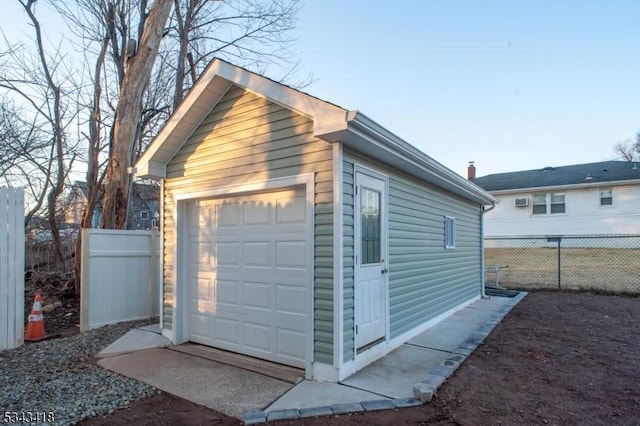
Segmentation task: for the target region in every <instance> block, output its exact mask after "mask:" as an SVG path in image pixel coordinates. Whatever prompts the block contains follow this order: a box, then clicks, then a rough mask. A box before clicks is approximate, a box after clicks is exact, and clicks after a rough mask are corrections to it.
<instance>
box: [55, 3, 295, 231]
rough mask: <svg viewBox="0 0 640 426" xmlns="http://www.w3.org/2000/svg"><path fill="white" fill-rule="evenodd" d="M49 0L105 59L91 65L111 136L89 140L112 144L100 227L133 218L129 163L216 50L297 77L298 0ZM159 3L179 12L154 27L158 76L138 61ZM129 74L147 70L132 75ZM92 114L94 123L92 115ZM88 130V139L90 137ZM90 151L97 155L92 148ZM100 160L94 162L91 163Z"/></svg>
mask: <svg viewBox="0 0 640 426" xmlns="http://www.w3.org/2000/svg"><path fill="white" fill-rule="evenodd" d="M48 1H49V2H50V3H51V4H53V5H54V7H55V8H56V9H57V10H58V11H59V12H60V13H61V15H62V16H63V17H64V18H65V19H66V21H67V23H68V24H69V27H70V30H71V31H72V32H73V34H74V35H75V36H76V37H77V38H78V39H79V40H82V41H83V45H82V49H83V51H84V52H85V56H86V57H88V56H91V57H93V58H94V60H95V64H96V65H95V66H96V67H98V64H101V65H100V66H101V69H102V73H101V74H100V75H99V76H98V74H96V72H95V70H94V71H93V72H92V74H93V75H94V78H93V82H92V84H101V87H102V89H104V90H101V91H100V93H101V95H100V97H101V99H100V101H96V100H95V99H94V100H93V101H92V102H91V105H92V106H91V110H92V111H94V109H93V108H94V107H95V106H96V105H99V104H101V105H102V114H101V121H100V131H98V132H94V135H95V134H99V135H100V137H101V138H102V140H104V139H105V138H108V143H106V144H105V143H103V144H100V145H96V144H93V145H92V143H91V142H89V146H90V147H91V146H94V147H97V146H100V147H101V149H104V148H105V147H108V155H109V159H108V162H107V166H106V167H107V170H106V173H107V175H106V177H105V180H104V182H105V198H104V203H103V206H102V207H103V208H102V214H101V225H100V226H101V227H115V228H120V227H124V226H126V212H127V206H128V193H129V191H130V188H131V184H132V182H131V179H130V177H129V175H128V174H127V173H126V171H127V168H128V167H129V166H130V165H131V164H132V163H133V162H134V161H135V159H136V158H137V157H138V156H139V155H140V153H141V152H142V151H143V150H144V148H145V147H146V145H147V144H148V142H149V141H150V140H151V138H152V137H153V135H154V134H155V133H156V132H157V130H158V129H159V128H160V127H161V126H162V125H163V124H164V121H165V120H166V118H167V117H168V116H169V114H170V113H171V111H172V110H173V109H174V108H175V106H176V105H177V104H178V103H179V102H180V100H181V99H182V97H183V96H184V93H185V91H186V90H187V89H188V88H189V87H190V86H191V85H192V84H193V83H194V81H195V80H196V79H197V78H198V76H199V75H200V73H201V72H202V71H203V69H204V68H205V66H206V65H207V63H208V62H209V61H210V60H211V59H212V57H213V56H222V57H225V58H227V59H230V60H232V61H234V62H237V63H240V64H241V65H244V66H249V67H252V68H254V69H256V70H257V71H261V72H264V70H265V69H266V68H267V67H273V66H275V65H277V66H279V67H280V68H281V69H282V70H283V72H282V73H281V75H280V76H277V77H278V78H279V79H284V78H287V77H290V76H291V73H292V72H293V70H295V67H296V65H297V63H296V62H295V60H293V59H292V58H295V55H294V54H292V53H291V45H292V43H293V41H294V40H293V38H292V37H291V36H290V34H291V29H293V28H294V26H295V17H296V13H297V11H298V8H299V6H298V4H299V3H298V0H228V1H224V2H223V1H216V0H169V2H170V3H171V5H166V4H165V3H166V1H165V0H156V1H154V2H148V0H107V1H104V0H75V1H68V0H48ZM160 6H162V7H163V8H169V9H171V6H173V13H172V14H171V15H170V19H169V20H168V21H167V20H166V19H165V21H164V22H163V23H162V24H161V25H159V24H158V25H157V27H156V28H155V32H153V31H151V32H149V34H151V33H154V34H157V41H158V46H157V50H156V51H155V55H148V56H147V59H145V61H147V60H148V61H149V62H147V64H150V65H151V66H152V69H151V71H149V72H152V73H153V78H149V77H148V76H145V73H146V71H145V72H143V73H138V71H137V70H134V68H135V67H138V66H139V65H140V64H142V62H143V61H142V60H141V56H142V55H141V51H142V50H143V49H144V50H145V51H148V50H147V46H145V41H144V40H143V35H144V33H145V31H147V27H150V25H149V24H150V19H151V16H152V13H153V10H155V9H156V8H158V7H160ZM149 7H150V8H151V9H150V10H148V9H149ZM164 10H166V9H164ZM153 25H156V23H155V22H154V24H153ZM105 46H106V50H105ZM154 60H156V61H155V67H153V65H154ZM143 68H144V67H139V69H143ZM128 75H129V76H131V75H136V76H138V77H140V78H136V79H135V80H137V81H136V82H133V80H134V79H132V78H131V77H129V78H128ZM125 85H126V87H125ZM105 112H106V114H105ZM87 121H88V123H89V125H90V127H91V123H92V120H91V119H88V120H87ZM125 121H126V123H125ZM136 121H137V122H136ZM94 122H95V121H94ZM134 122H135V126H134ZM125 124H126V125H125ZM105 130H107V131H105ZM89 133H90V134H89V136H88V137H87V140H89V141H91V140H92V136H91V131H90V132H89ZM102 152H103V151H101V152H100V153H98V156H100V155H102ZM125 153H126V155H125ZM88 157H89V158H93V157H92V154H91V153H89V156H88ZM99 164H100V163H99V162H96V161H93V162H90V164H89V169H92V168H95V167H100V166H99ZM91 173H92V177H93V178H92V177H91V176H89V173H88V174H87V180H88V181H92V182H97V180H95V178H96V177H97V176H99V173H98V172H91ZM90 212H91V214H92V210H91V211H90ZM91 214H89V217H90V216H91Z"/></svg>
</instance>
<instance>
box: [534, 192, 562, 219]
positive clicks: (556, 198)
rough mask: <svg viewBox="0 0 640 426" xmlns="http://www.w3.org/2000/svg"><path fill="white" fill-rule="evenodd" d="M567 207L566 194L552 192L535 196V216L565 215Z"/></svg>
mask: <svg viewBox="0 0 640 426" xmlns="http://www.w3.org/2000/svg"><path fill="white" fill-rule="evenodd" d="M565 212H566V206H565V200H564V194H563V193H560V192H552V193H550V194H546V193H545V194H534V195H533V210H532V213H533V214H536V215H538V214H540V215H542V214H547V213H551V214H556V213H565Z"/></svg>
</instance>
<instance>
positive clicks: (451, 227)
mask: <svg viewBox="0 0 640 426" xmlns="http://www.w3.org/2000/svg"><path fill="white" fill-rule="evenodd" d="M455 247H456V218H455V217H451V216H445V217H444V248H447V249H452V248H455Z"/></svg>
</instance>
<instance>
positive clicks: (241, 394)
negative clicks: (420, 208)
mask: <svg viewBox="0 0 640 426" xmlns="http://www.w3.org/2000/svg"><path fill="white" fill-rule="evenodd" d="M525 295H526V293H520V294H519V295H518V296H516V297H514V298H507V297H491V298H488V299H480V300H477V301H476V302H474V303H473V304H471V305H469V306H467V307H466V308H464V309H461V310H460V311H458V312H456V313H455V314H453V315H451V316H450V317H448V318H446V319H445V320H443V321H441V322H440V323H438V324H436V325H435V326H433V327H431V328H430V329H429V330H427V331H425V332H424V333H422V334H420V335H418V336H416V337H415V338H413V339H411V340H409V341H408V342H406V343H405V344H403V345H401V346H400V347H398V348H397V349H395V350H394V351H392V352H391V353H389V354H388V355H386V356H385V357H383V358H381V359H379V360H377V361H376V362H374V363H372V364H370V365H368V366H367V367H365V368H363V369H362V370H360V371H358V372H357V373H356V374H354V375H352V376H350V377H349V378H347V379H346V380H344V381H343V382H341V383H320V382H314V381H309V380H300V381H299V383H297V384H295V385H293V384H292V380H291V372H288V373H289V374H288V375H286V376H285V375H283V376H282V377H279V376H278V374H277V367H276V370H275V373H274V374H269V376H266V375H264V374H260V373H258V372H256V370H255V369H253V371H252V370H251V369H250V368H249V369H247V368H239V367H237V365H240V366H241V365H242V363H241V362H239V363H235V362H227V361H225V360H224V359H222V362H217V361H212V359H217V360H220V359H219V358H215V357H212V358H209V357H207V356H206V355H204V357H203V356H194V354H197V353H198V352H199V351H197V350H196V351H194V350H191V351H189V350H184V348H182V349H181V348H174V349H173V350H172V348H171V346H170V345H171V344H170V342H169V341H167V340H166V339H165V338H164V337H162V336H161V335H160V334H159V330H158V329H149V328H147V329H146V330H141V329H137V330H132V331H130V332H129V333H128V334H127V335H125V336H123V337H122V338H121V339H119V340H118V341H116V342H114V343H113V344H112V345H110V346H109V347H107V348H105V350H103V351H102V352H101V353H100V354H99V357H101V358H102V359H100V360H99V361H98V364H99V365H101V366H103V367H104V368H107V369H109V370H112V371H115V372H118V373H120V374H123V375H125V376H128V377H132V378H134V379H137V380H140V381H142V382H145V383H147V384H149V385H151V386H154V387H157V388H159V389H161V390H163V391H166V392H168V393H171V394H174V395H177V396H180V397H182V398H185V399H188V400H191V401H193V402H196V403H198V404H201V405H204V406H207V407H209V408H212V409H214V410H217V411H219V412H222V413H225V414H227V415H230V416H233V417H237V418H240V419H244V421H245V422H246V423H247V424H253V423H260V422H265V421H269V420H277V419H290V418H298V417H311V416H320V415H332V414H341V413H346V412H356V411H364V410H378V409H390V408H395V407H406V406H410V405H419V404H422V403H424V402H427V401H430V400H431V398H432V397H433V395H434V394H435V392H436V390H437V389H438V387H439V386H440V385H441V384H442V383H443V382H444V381H445V380H446V378H448V377H449V376H450V375H451V374H453V372H454V371H455V370H456V368H457V367H458V366H459V365H460V364H461V363H462V362H463V361H464V360H465V359H466V357H467V356H469V354H471V352H473V350H474V349H475V348H476V347H477V346H478V345H479V344H480V343H481V342H482V341H483V340H484V338H485V337H486V336H487V335H488V334H489V333H490V332H491V330H492V329H493V327H495V325H496V324H498V323H499V322H500V320H501V319H502V318H503V317H504V316H505V315H506V314H507V313H508V312H509V311H510V310H511V308H513V306H515V305H516V304H517V303H518V302H519V301H520V300H521V299H522V298H523V297H524V296H525ZM203 348H204V347H203ZM141 349H143V350H141ZM214 351H215V350H214ZM200 352H202V353H206V351H200ZM214 355H215V354H214ZM207 358H208V359H207Z"/></svg>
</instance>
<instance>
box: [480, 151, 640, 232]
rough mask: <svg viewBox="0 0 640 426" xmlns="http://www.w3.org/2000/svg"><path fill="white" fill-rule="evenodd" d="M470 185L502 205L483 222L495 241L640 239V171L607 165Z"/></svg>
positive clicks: (526, 173)
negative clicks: (586, 237)
mask: <svg viewBox="0 0 640 426" xmlns="http://www.w3.org/2000/svg"><path fill="white" fill-rule="evenodd" d="M468 177H469V179H470V180H471V181H473V182H474V183H475V184H476V185H478V186H480V187H481V188H483V189H485V190H486V191H488V192H490V193H491V194H493V195H494V196H495V197H496V198H497V199H499V200H500V204H498V205H496V207H495V209H493V210H492V211H490V212H487V213H486V214H485V216H484V233H485V236H487V237H493V236H546V235H594V234H597V235H613V234H616V235H620V234H640V167H639V166H638V165H637V164H636V163H631V162H626V161H603V162H599V163H588V164H576V165H571V166H562V167H544V168H542V169H537V170H526V171H520V172H510V173H498V174H492V175H488V176H482V177H478V178H476V177H475V167H474V166H473V165H470V166H469V176H468Z"/></svg>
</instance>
